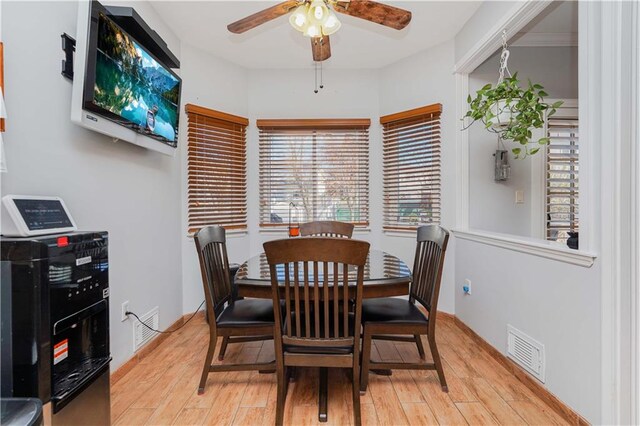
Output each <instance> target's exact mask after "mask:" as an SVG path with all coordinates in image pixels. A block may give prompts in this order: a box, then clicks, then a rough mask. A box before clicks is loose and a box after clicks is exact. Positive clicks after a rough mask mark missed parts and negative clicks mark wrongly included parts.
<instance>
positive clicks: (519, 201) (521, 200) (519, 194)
mask: <svg viewBox="0 0 640 426" xmlns="http://www.w3.org/2000/svg"><path fill="white" fill-rule="evenodd" d="M516 204H524V191H523V190H522V189H516Z"/></svg>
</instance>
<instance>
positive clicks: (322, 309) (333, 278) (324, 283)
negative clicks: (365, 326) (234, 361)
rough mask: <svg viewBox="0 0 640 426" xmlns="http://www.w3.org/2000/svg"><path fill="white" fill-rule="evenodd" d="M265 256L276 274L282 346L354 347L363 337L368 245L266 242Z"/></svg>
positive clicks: (304, 240)
mask: <svg viewBox="0 0 640 426" xmlns="http://www.w3.org/2000/svg"><path fill="white" fill-rule="evenodd" d="M264 251H265V254H266V256H267V262H268V263H269V270H270V273H271V288H272V294H273V298H274V300H273V302H274V312H275V317H276V318H282V321H276V335H278V336H280V337H281V339H282V342H284V343H285V344H295V345H298V346H314V347H318V346H328V347H330V346H345V345H353V344H354V341H355V339H354V333H356V334H357V335H359V330H360V322H361V315H362V286H363V279H364V265H365V263H366V260H367V255H368V253H369V243H367V242H365V241H358V240H350V239H345V238H327V237H318V238H315V237H313V238H299V239H286V240H276V241H269V242H266V243H264ZM354 269H355V280H354V274H353V272H354ZM349 272H351V284H352V285H355V302H356V305H355V309H354V314H353V316H351V314H350V312H349V288H348V284H349V280H350V274H349ZM354 281H355V282H354ZM352 297H353V296H352ZM281 299H284V304H283V309H284V315H282V314H281V304H280V300H281ZM276 340H279V339H276ZM276 343H277V342H276Z"/></svg>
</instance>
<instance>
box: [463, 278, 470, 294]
mask: <svg viewBox="0 0 640 426" xmlns="http://www.w3.org/2000/svg"><path fill="white" fill-rule="evenodd" d="M462 290H463V291H464V294H471V280H470V279H469V278H467V279H465V280H464V285H463V286H462Z"/></svg>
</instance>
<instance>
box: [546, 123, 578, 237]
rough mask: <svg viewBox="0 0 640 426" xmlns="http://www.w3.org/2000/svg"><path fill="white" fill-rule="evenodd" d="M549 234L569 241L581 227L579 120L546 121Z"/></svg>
mask: <svg viewBox="0 0 640 426" xmlns="http://www.w3.org/2000/svg"><path fill="white" fill-rule="evenodd" d="M547 137H548V138H549V144H548V145H547V149H546V155H547V161H546V179H545V180H546V185H545V186H546V197H545V200H546V203H545V204H546V221H545V223H546V238H547V240H552V241H559V242H563V243H566V241H567V238H568V237H569V235H568V232H577V231H578V193H579V186H578V171H579V170H578V154H579V152H578V151H579V149H578V120H576V119H568V118H555V117H552V118H550V119H549V120H548V122H547Z"/></svg>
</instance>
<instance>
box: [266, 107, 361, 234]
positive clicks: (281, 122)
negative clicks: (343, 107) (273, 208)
mask: <svg viewBox="0 0 640 426" xmlns="http://www.w3.org/2000/svg"><path fill="white" fill-rule="evenodd" d="M256 126H257V127H258V129H259V133H260V137H259V139H260V163H261V165H260V183H259V191H260V213H259V216H260V224H259V226H260V228H279V227H286V226H287V225H288V223H289V222H288V219H289V218H288V217H284V218H283V221H282V223H271V222H266V221H265V216H266V213H265V212H264V211H263V209H265V208H267V206H270V204H268V203H266V204H265V202H263V200H264V199H265V197H266V196H267V195H266V194H265V191H266V188H265V183H264V182H263V179H265V177H264V176H265V173H266V171H265V170H263V165H262V163H263V162H265V161H267V159H265V158H264V157H263V156H264V155H265V154H264V150H265V149H267V148H266V144H267V142H266V140H265V138H266V136H263V135H266V133H267V132H269V131H282V132H287V131H290V132H295V131H300V132H301V133H302V134H305V135H310V134H311V133H310V132H313V131H323V130H324V131H329V130H336V131H348V130H353V131H354V135H356V134H357V133H356V132H358V131H360V132H363V133H364V136H358V137H357V138H356V140H357V142H360V143H365V144H366V155H362V152H360V154H361V155H362V159H363V160H365V161H366V163H365V167H364V174H365V175H366V176H364V179H366V182H364V181H363V185H364V188H365V193H364V195H363V196H361V194H360V193H359V194H358V195H359V200H358V201H360V205H362V204H364V206H362V207H361V208H360V209H359V210H358V211H359V212H360V213H362V214H363V215H364V216H365V217H366V220H361V221H352V222H350V223H353V224H354V225H355V226H356V227H360V228H362V227H367V226H368V225H369V214H370V211H369V168H370V165H369V128H370V126H371V120H370V119H368V118H353V119H351V118H347V119H259V120H256ZM314 144H315V141H314ZM314 151H315V149H314ZM313 161H315V152H314V159H313ZM360 180H362V179H360ZM361 198H363V199H361ZM316 207H317V206H316V205H315V202H314V204H313V208H314V209H315V208H316ZM309 220H313V219H310V218H309Z"/></svg>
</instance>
